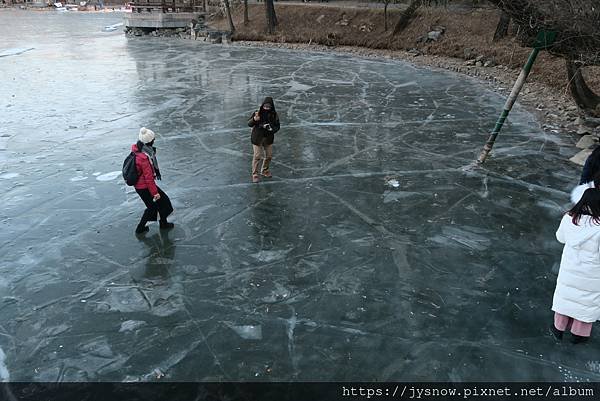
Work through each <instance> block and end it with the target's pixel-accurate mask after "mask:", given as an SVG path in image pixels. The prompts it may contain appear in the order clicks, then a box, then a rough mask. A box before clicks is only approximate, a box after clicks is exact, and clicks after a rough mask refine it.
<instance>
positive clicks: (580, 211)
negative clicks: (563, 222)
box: [567, 188, 600, 226]
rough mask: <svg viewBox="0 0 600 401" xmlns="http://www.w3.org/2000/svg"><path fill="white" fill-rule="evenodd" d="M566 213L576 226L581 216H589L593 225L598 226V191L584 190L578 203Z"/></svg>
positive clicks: (599, 204) (599, 199)
mask: <svg viewBox="0 0 600 401" xmlns="http://www.w3.org/2000/svg"><path fill="white" fill-rule="evenodd" d="M567 213H568V214H569V216H571V221H572V222H573V224H575V225H576V226H577V225H579V220H581V216H583V215H586V216H590V217H591V218H592V221H593V222H594V224H596V225H600V189H596V188H588V189H586V190H585V192H584V193H583V196H582V197H581V199H580V200H579V202H577V204H576V205H575V206H573V207H572V208H571V210H569V211H568V212H567Z"/></svg>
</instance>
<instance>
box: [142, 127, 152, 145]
mask: <svg viewBox="0 0 600 401" xmlns="http://www.w3.org/2000/svg"><path fill="white" fill-rule="evenodd" d="M155 137H156V135H155V134H154V131H152V130H151V129H148V128H146V127H142V128H140V135H138V139H139V140H140V141H142V143H150V142H152V141H153V140H154V138H155Z"/></svg>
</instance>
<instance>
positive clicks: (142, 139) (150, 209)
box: [131, 127, 174, 234]
mask: <svg viewBox="0 0 600 401" xmlns="http://www.w3.org/2000/svg"><path fill="white" fill-rule="evenodd" d="M155 137H156V135H155V134H154V132H153V131H152V130H150V129H148V128H145V127H143V128H141V129H140V134H139V136H138V141H137V143H136V144H134V145H131V151H132V152H134V153H135V154H136V156H135V166H136V168H137V172H138V177H139V178H138V181H137V183H136V184H135V186H134V187H135V191H136V192H137V194H138V195H139V196H140V198H141V199H142V201H143V202H144V204H145V205H146V210H144V214H143V215H142V219H141V220H140V222H139V224H138V226H137V228H136V229H135V232H136V234H142V233H144V232H146V231H148V230H149V229H148V227H147V226H146V223H148V222H149V221H156V220H157V217H158V215H160V228H161V229H170V228H173V227H174V224H173V223H170V222H168V221H167V217H168V216H169V215H170V214H171V213H172V212H173V206H172V205H171V200H170V199H169V197H168V196H167V194H166V193H164V192H163V190H162V189H160V188H159V187H158V186H157V185H156V182H155V179H157V180H160V179H161V176H160V169H159V168H158V160H157V159H156V148H155V147H154V139H155Z"/></svg>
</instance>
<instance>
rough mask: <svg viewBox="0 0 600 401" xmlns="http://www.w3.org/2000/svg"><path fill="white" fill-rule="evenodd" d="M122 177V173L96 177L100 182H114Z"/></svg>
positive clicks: (112, 172)
mask: <svg viewBox="0 0 600 401" xmlns="http://www.w3.org/2000/svg"><path fill="white" fill-rule="evenodd" d="M120 175H121V171H111V172H110V173H106V174H101V175H99V176H97V177H96V179H97V180H98V181H112V180H114V179H115V178H117V177H119V176H120Z"/></svg>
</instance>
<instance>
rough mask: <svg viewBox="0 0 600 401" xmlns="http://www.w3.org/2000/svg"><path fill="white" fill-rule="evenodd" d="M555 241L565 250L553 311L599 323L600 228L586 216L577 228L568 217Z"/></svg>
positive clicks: (566, 215)
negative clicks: (561, 244)
mask: <svg viewBox="0 0 600 401" xmlns="http://www.w3.org/2000/svg"><path fill="white" fill-rule="evenodd" d="M556 239H558V241H559V242H561V243H563V244H565V247H564V249H563V254H562V258H561V261H560V270H559V272H558V278H557V280H556V289H555V290H554V299H553V301H552V310H553V311H554V312H558V313H560V314H562V315H566V316H569V317H572V318H575V319H577V320H579V321H582V322H586V323H592V322H595V321H596V320H600V225H596V224H594V222H593V221H592V219H591V217H589V216H585V215H584V216H581V220H580V221H579V225H577V226H576V225H575V224H573V222H572V221H571V216H569V215H568V214H565V215H564V216H563V218H562V220H561V222H560V226H559V227H558V231H556Z"/></svg>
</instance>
